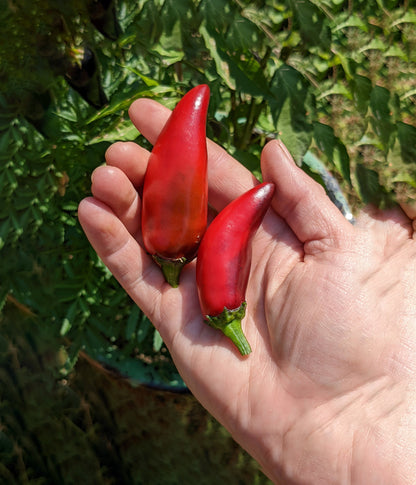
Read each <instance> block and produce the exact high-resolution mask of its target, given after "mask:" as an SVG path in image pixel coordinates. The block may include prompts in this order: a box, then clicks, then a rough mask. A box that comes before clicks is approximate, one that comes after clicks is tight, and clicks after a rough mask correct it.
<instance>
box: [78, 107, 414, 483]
mask: <svg viewBox="0 0 416 485" xmlns="http://www.w3.org/2000/svg"><path fill="white" fill-rule="evenodd" d="M130 116H131V119H132V121H133V123H134V124H135V125H136V127H137V128H138V130H139V131H140V132H141V133H142V134H143V135H144V136H145V137H146V138H147V139H148V140H149V141H150V142H151V143H154V142H155V140H156V138H157V135H158V133H159V132H160V130H161V128H162V126H163V124H164V122H165V121H166V119H167V117H168V116H169V110H167V109H166V108H163V107H162V106H160V105H159V104H157V103H156V102H154V101H151V100H148V99H140V100H137V101H135V102H134V103H133V104H132V106H131V108H130ZM148 156H149V153H148V152H147V151H146V150H145V149H144V148H142V147H140V146H138V145H136V144H133V143H129V142H128V143H116V144H114V145H112V146H111V147H110V148H109V150H108V152H107V155H106V159H107V165H106V166H103V167H99V168H97V169H96V170H95V171H94V173H93V175H92V194H93V197H92V198H86V199H85V200H83V201H82V202H81V203H80V206H79V220H80V222H81V224H82V226H83V228H84V231H85V233H86V235H87V236H88V238H89V240H90V242H91V244H92V245H93V247H94V248H95V250H96V251H97V254H98V255H99V256H100V258H101V259H102V260H103V262H104V263H105V264H106V265H107V267H108V268H109V269H110V271H111V272H112V273H113V274H114V276H115V277H116V278H117V280H118V281H119V282H120V284H121V285H122V286H123V287H124V289H125V290H126V291H127V293H128V294H129V295H130V296H131V297H132V299H133V300H134V301H135V302H136V303H137V304H138V305H139V307H140V308H141V309H142V310H143V311H144V312H145V313H146V314H147V316H148V317H149V319H150V320H151V321H152V322H153V324H154V325H155V326H156V328H157V329H158V330H159V332H160V334H161V336H162V338H163V340H164V342H165V343H166V345H167V347H168V348H169V351H170V352H171V355H172V357H173V359H174V362H175V364H176V366H177V368H178V370H179V372H180V373H181V375H182V377H183V379H184V380H185V382H186V383H187V385H188V386H189V388H190V389H191V391H192V392H193V394H194V395H195V396H196V398H197V399H198V400H199V401H200V402H201V403H202V404H203V405H204V406H205V407H206V408H207V409H208V411H210V412H211V413H212V414H213V415H214V416H215V417H216V418H217V419H218V420H219V421H220V422H221V423H222V424H223V425H224V426H225V427H226V428H227V429H228V430H229V431H230V432H231V434H232V435H233V437H234V439H235V440H236V441H237V442H239V443H240V444H241V445H242V446H243V447H244V448H245V449H246V450H247V451H248V452H249V453H251V454H252V456H254V458H256V459H257V461H258V462H259V463H260V464H261V465H262V466H263V468H264V471H265V473H266V474H267V475H268V476H270V477H271V478H272V479H273V480H274V481H275V482H276V483H280V481H282V482H281V483H285V484H288V483H294V484H297V483H313V484H319V483H322V484H329V483H331V484H335V483H363V484H364V483H365V484H366V485H367V484H373V483H374V484H383V483H386V484H387V483H388V484H392V483H406V484H408V483H414V482H413V479H414V477H415V476H416V399H415V397H416V391H415V388H416V383H415V381H416V378H415V375H416V372H415V371H416V352H415V351H416V304H415V298H414V295H415V291H416V238H415V236H414V231H413V228H412V221H411V220H410V219H409V218H408V217H407V216H406V215H405V214H404V213H403V212H402V211H401V210H399V209H395V210H391V211H387V212H381V211H378V210H375V209H373V210H370V209H368V210H366V211H365V212H363V213H362V214H361V215H360V216H359V217H358V219H357V224H356V225H355V226H352V225H351V224H350V223H349V222H347V221H346V220H345V219H344V217H343V216H342V215H341V213H340V212H339V211H338V209H337V208H336V207H335V206H334V205H333V204H332V202H330V200H329V199H328V198H327V196H326V195H325V193H324V191H323V189H322V187H320V186H319V185H318V184H317V183H315V182H314V181H313V180H312V179H310V178H309V177H308V176H307V175H306V174H305V173H304V172H303V171H302V170H300V169H299V168H298V167H297V166H296V165H295V164H294V163H293V161H292V160H291V157H290V155H289V153H288V152H287V150H286V149H285V147H284V146H283V145H282V144H281V143H280V142H278V141H273V142H270V143H269V144H268V145H266V147H265V148H264V150H263V153H262V160H261V164H262V173H263V178H264V180H266V181H272V182H274V183H275V185H276V194H275V197H274V201H273V203H272V209H271V210H270V211H269V212H268V214H267V215H266V217H265V219H264V221H263V224H262V225H261V226H260V228H259V230H258V232H257V234H256V236H255V238H254V240H253V251H252V253H253V259H252V270H251V274H250V280H249V285H248V288H247V294H246V297H247V315H246V318H245V319H244V321H243V330H244V332H245V334H246V336H247V339H248V341H249V342H250V344H251V346H252V349H253V352H252V353H251V354H250V355H249V357H248V358H241V356H239V354H238V352H237V351H236V349H235V347H234V346H233V344H232V343H231V342H230V341H229V340H228V339H227V338H226V337H224V336H223V335H222V333H221V332H219V331H217V330H215V329H212V328H211V327H208V326H207V325H206V324H205V323H203V321H202V315H201V311H200V308H199V302H198V296H197V291H196V286H195V261H194V262H192V263H190V264H188V265H187V266H186V267H185V269H184V270H183V272H182V275H181V283H180V286H179V288H171V287H170V286H169V285H168V284H167V283H165V281H164V278H163V276H162V273H161V272H160V269H159V268H158V267H157V266H156V265H155V264H154V263H153V261H152V260H151V258H150V257H149V256H148V255H147V254H146V253H145V251H144V250H143V249H142V247H141V245H140V240H141V234H140V197H139V195H138V193H139V190H140V187H141V186H142V182H143V177H144V173H145V170H146V163H147V159H148ZM208 156H209V162H208V167H209V168H208V178H209V201H210V204H211V206H212V207H213V208H214V209H216V210H217V211H219V210H221V209H222V208H223V207H224V206H225V205H226V204H227V203H228V202H230V201H231V200H232V199H234V198H235V197H237V196H238V195H240V194H241V193H242V192H244V191H245V190H247V189H249V188H250V187H252V186H253V185H254V184H256V183H258V182H257V181H256V180H255V179H254V177H253V176H252V174H251V173H250V172H249V171H247V170H246V169H245V168H244V167H243V166H242V165H240V164H239V163H238V162H236V161H235V160H234V159H232V157H230V156H229V155H228V154H227V153H226V152H225V151H224V150H222V149H221V148H220V147H218V146H217V145H215V144H214V143H212V142H210V141H209V142H208Z"/></svg>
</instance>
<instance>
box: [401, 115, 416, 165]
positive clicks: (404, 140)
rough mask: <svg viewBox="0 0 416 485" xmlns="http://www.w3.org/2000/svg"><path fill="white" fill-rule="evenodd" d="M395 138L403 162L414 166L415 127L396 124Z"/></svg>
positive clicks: (415, 159)
mask: <svg viewBox="0 0 416 485" xmlns="http://www.w3.org/2000/svg"><path fill="white" fill-rule="evenodd" d="M397 137H398V140H399V143H400V151H401V156H402V159H403V161H404V162H405V163H409V164H416V127H414V126H412V125H408V124H407V123H402V122H399V123H397Z"/></svg>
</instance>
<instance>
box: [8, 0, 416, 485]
mask: <svg viewBox="0 0 416 485" xmlns="http://www.w3.org/2000/svg"><path fill="white" fill-rule="evenodd" d="M0 24H1V25H2V29H0V159H1V160H0V162H1V163H0V188H1V195H0V197H1V204H0V251H1V253H0V254H1V267H0V306H1V307H2V308H3V307H4V308H3V314H2V317H1V318H2V320H1V325H2V327H1V328H2V333H3V335H4V337H3V344H2V345H3V350H2V352H3V353H2V355H3V357H4V359H5V361H4V362H5V366H6V369H8V370H7V372H6V371H5V372H3V373H2V374H1V377H0V379H1V381H2V386H3V388H4V389H6V388H7V390H8V391H7V393H9V392H10V393H11V394H7V395H6V394H4V396H2V401H1V403H0V413H1V414H0V418H1V425H2V428H1V429H2V431H1V434H0V453H3V454H2V457H7V459H6V458H5V461H4V460H3V463H4V466H3V473H4V474H5V476H6V475H7V473H9V475H7V477H9V478H8V479H10V483H13V481H12V478H11V477H13V479H16V480H17V483H42V484H43V483H54V482H53V480H52V478H53V477H56V476H61V478H60V479H59V480H58V482H59V483H72V481H75V478H71V477H72V475H70V473H69V472H68V470H66V471H65V470H64V468H59V470H61V471H59V473H61V475H54V473H58V471H56V470H58V468H56V469H55V468H54V467H55V464H56V463H59V466H62V460H64V458H63V455H62V456H61V455H60V457H59V459H58V458H57V455H54V454H53V452H54V448H51V449H45V448H42V446H46V445H45V443H46V440H47V437H50V434H48V433H45V432H44V431H45V430H44V429H43V427H45V426H46V422H43V421H42V420H41V419H40V418H39V419H40V421H36V419H35V422H37V423H38V425H37V426H38V427H35V428H30V426H29V424H28V423H29V421H31V419H28V416H31V414H30V413H31V412H32V410H33V407H34V406H35V407H39V410H40V411H42V412H45V413H46V414H52V415H54V413H56V420H55V424H57V425H59V427H60V428H59V429H58V428H56V429H55V428H54V430H53V433H58V434H59V433H63V431H62V426H67V428H65V429H67V430H68V429H72V430H73V429H75V428H72V426H78V427H79V429H77V432H76V433H75V432H74V434H72V433H69V434H67V435H65V434H64V435H65V436H68V437H71V438H68V440H69V441H71V440H72V439H74V440H75V441H74V442H73V447H74V448H76V447H77V446H78V444H77V443H78V442H77V441H76V440H77V439H79V440H81V441H80V443H81V444H80V446H81V447H82V449H86V448H88V449H89V452H88V453H90V454H87V455H85V456H83V459H84V462H85V463H90V464H91V463H93V462H94V463H95V464H96V465H97V473H102V475H101V477H107V478H106V480H107V481H105V480H104V479H102V481H101V482H100V480H101V479H100V480H98V479H97V480H98V483H152V482H149V481H148V479H146V480H145V479H144V478H143V477H144V475H140V473H138V470H134V469H133V468H126V466H127V465H126V462H124V461H123V460H122V459H121V458H120V457H122V456H124V453H126V452H127V451H126V450H127V449H128V446H127V445H125V446H124V445H123V446H121V445H120V446H119V448H117V450H116V454H117V456H118V457H119V458H120V460H119V461H117V460H116V461H114V463H115V466H114V470H116V469H118V472H119V473H121V474H122V473H126V475H123V477H124V478H122V479H121V478H119V477H117V478H114V477H116V475H114V477H113V475H112V474H111V473H113V472H108V473H107V472H106V471H105V470H104V471H103V470H101V468H100V467H101V466H103V465H102V461H101V460H102V457H103V456H107V455H105V453H104V454H102V453H103V449H102V448H100V449H98V448H97V442H96V441H95V439H96V438H94V437H92V438H91V436H92V435H91V433H92V434H94V433H93V432H92V431H91V430H92V429H95V428H97V429H101V428H100V427H104V428H105V427H106V426H107V425H108V423H107V421H106V420H107V418H108V417H103V414H100V411H99V410H100V409H101V407H100V406H102V402H101V401H100V403H101V404H97V403H98V398H97V399H95V398H94V399H91V400H89V398H86V397H85V389H86V387H84V386H87V384H86V383H87V382H88V385H90V384H91V383H92V382H94V383H95V381H94V379H92V380H91V379H90V373H91V372H93V370H92V368H89V367H88V365H87V364H86V362H91V361H92V362H96V363H99V364H103V365H105V366H106V367H107V368H111V369H113V370H116V371H117V372H118V373H119V374H120V375H122V376H123V377H125V378H127V379H128V381H129V382H134V383H146V384H147V385H150V386H153V387H158V388H159V389H165V388H168V389H174V390H179V391H184V390H186V388H185V386H184V383H183V382H182V381H181V379H180V376H179V375H178V373H177V372H176V369H175V368H174V366H173V364H172V362H171V359H170V356H169V354H168V352H167V350H166V348H165V347H164V345H163V342H162V341H161V339H160V336H159V335H158V333H157V332H155V331H154V330H153V327H152V326H151V324H150V322H149V321H148V320H147V318H146V317H145V316H144V315H143V314H142V312H141V311H140V309H139V308H137V307H135V306H134V304H133V303H132V302H131V300H130V299H129V298H128V297H127V296H126V295H125V293H124V292H123V290H122V289H121V288H120V287H119V285H118V283H117V282H116V281H115V280H114V279H113V278H112V276H111V275H110V274H109V272H108V271H107V269H106V268H105V267H104V266H103V264H102V263H101V262H100V260H99V259H98V258H97V256H96V255H95V253H94V252H93V251H92V249H91V248H90V246H89V244H88V242H87V240H86V238H85V237H84V235H83V233H82V230H81V228H80V226H79V224H78V221H77V205H78V202H79V201H80V199H81V198H83V197H84V196H85V195H87V194H88V193H89V186H90V174H91V172H92V170H93V169H94V168H95V167H96V166H98V165H100V164H101V163H103V161H104V153H105V150H106V148H107V147H108V146H109V144H110V143H112V142H114V141H117V140H136V141H137V142H139V143H142V144H144V145H145V146H148V144H147V142H146V141H145V140H144V139H143V138H142V137H141V135H140V134H139V133H137V131H136V130H135V129H134V127H132V125H131V123H130V122H129V120H128V117H127V109H128V107H129V105H130V104H131V102H132V101H133V100H134V99H136V98H138V97H143V96H146V97H152V98H154V99H157V100H158V101H160V102H161V103H163V104H165V105H167V106H169V107H173V106H174V105H175V104H176V103H177V101H178V100H179V99H180V97H181V96H182V95H183V94H184V93H185V92H186V91H187V90H189V89H190V88H191V87H193V86H194V85H196V84H199V83H208V84H209V85H210V87H211V91H212V96H211V102H210V109H209V123H208V135H209V136H210V137H211V138H212V139H214V140H215V141H217V142H218V143H220V144H221V145H222V146H224V147H225V148H226V149H227V150H228V151H229V152H230V153H232V154H233V155H234V156H235V157H236V158H237V159H238V160H240V161H241V163H243V164H244V165H246V166H247V167H248V168H249V169H250V170H252V171H253V172H254V173H256V174H258V175H259V155H260V152H261V149H262V147H263V146H264V144H265V143H266V142H267V140H269V139H271V138H274V137H280V138H281V139H282V140H283V141H284V143H286V145H287V146H288V148H289V149H290V151H291V152H292V154H293V156H294V158H295V160H296V162H297V163H298V164H299V165H301V166H302V167H303V168H304V169H305V170H306V171H308V173H310V174H311V175H312V176H314V177H315V178H316V179H317V180H319V181H320V182H321V183H322V184H324V185H325V186H326V188H327V190H328V193H329V195H330V196H331V197H332V198H333V200H334V202H335V203H337V205H338V206H339V207H340V209H341V210H342V211H343V212H344V214H346V215H348V214H349V207H353V208H359V207H360V206H361V205H362V204H365V203H375V204H378V205H381V206H385V205H388V204H391V203H394V202H395V200H397V199H399V200H410V201H412V200H415V199H416V196H415V194H416V189H415V188H416V164H415V159H416V157H415V155H416V111H415V98H416V62H415V61H416V28H415V24H416V8H415V5H414V4H413V3H412V2H411V1H410V0H409V1H406V0H404V1H398V0H372V1H368V0H349V1H345V0H322V1H315V0H302V1H301V0H286V1H283V0H281V1H278V0H256V1H245V0H233V1H224V0H180V1H176V0H175V1H174V0H146V1H143V0H142V1H140V0H139V1H132V0H118V1H105V0H101V1H98V0H85V1H82V0H68V1H65V2H63V1H53V0H33V1H29V0H0ZM149 148H150V147H149ZM23 315H29V316H30V318H23ZM16 332H18V333H16ZM37 334H39V335H40V336H42V342H47V345H46V344H45V345H46V347H45V345H44V344H43V343H42V344H36V345H35V344H33V342H34V341H35V340H34V339H37V338H38V337H37V336H36V338H35V335H37ZM16 339H18V343H16ZM36 341H37V340H36ZM27 346H29V347H30V348H31V349H32V352H33V359H34V360H33V361H32V360H30V359H29V363H28V364H27V365H26V364H22V363H21V360H20V357H19V358H15V357H16V355H18V356H20V355H21V353H23V354H24V355H26V352H27V348H28V347H27ZM16 348H17V349H21V350H19V351H18V352H17V351H15V349H16ZM41 348H42V349H44V348H47V349H49V350H48V352H51V353H52V354H51V355H53V356H54V357H53V359H52V361H53V365H52V364H50V365H49V364H48V365H46V366H45V365H43V364H39V365H40V367H39V366H37V365H38V364H35V361H36V357H35V354H36V353H37V351H38V349H41ZM80 351H82V355H86V356H88V357H89V359H92V360H89V359H87V360H85V359H82V361H81V363H79V362H78V363H77V359H78V356H79V355H80V354H79V353H80ZM16 352H17V353H16ZM42 352H43V350H42ZM42 352H41V353H42ZM29 354H30V352H29V353H28V355H29ZM48 355H49V354H48ZM28 358H29V357H28ZM54 359H56V360H54ZM41 361H42V362H43V357H42V359H41ZM39 362H40V361H39ZM48 362H49V361H48ZM51 366H52V367H51ZM74 366H75V368H74ZM26 367H27V369H30V370H31V372H32V373H33V374H34V376H38V375H39V379H38V381H36V378H34V380H33V381H31V379H26V377H27V376H28V372H29V371H28V372H25V373H24V375H25V378H24V379H23V380H20V379H21V378H20V377H18V376H20V375H21V374H20V372H21V370H22V368H26ZM51 369H52V370H51ZM86 369H87V370H86ZM93 369H95V370H94V372H96V373H101V372H102V370H100V371H99V370H97V369H100V367H98V368H97V367H93ZM29 373H30V372H29ZM100 375H101V374H100ZM80 376H82V377H84V376H85V383H84V382H83V379H82V378H81V377H80ZM103 379H105V378H103ZM97 382H98V380H97ZM99 382H100V385H101V384H102V385H103V386H104V387H106V385H107V384H104V383H103V381H99ZM123 382H124V381H123ZM64 383H65V384H64ZM38 386H39V388H40V389H43V390H44V392H43V394H42V396H44V399H42V398H41V396H38V397H36V399H35V400H34V401H31V399H32V397H30V399H29V400H26V396H33V394H32V393H31V392H32V390H33V388H37V387H38ZM91 386H92V388H93V389H94V392H95V393H97V395H99V396H101V397H100V399H114V401H112V402H114V403H116V404H114V406H115V407H118V405H119V403H120V402H121V401H123V402H124V400H125V399H127V397H126V396H127V395H128V394H129V393H128V392H127V391H126V390H125V388H123V393H122V394H123V395H122V396H121V395H120V394H119V393H118V392H117V391H114V393H115V394H114V395H112V396H111V397H109V394H108V393H107V390H106V391H103V390H102V389H101V388H100V386H99V385H93V384H91ZM114 386H116V387H117V385H116V384H114ZM12 389H14V391H12ZM3 392H6V391H3ZM12 392H15V393H17V395H18V397H19V399H17V398H16V396H15V395H14V394H12ZM62 392H63V393H64V394H65V392H69V393H70V394H71V396H73V398H74V399H75V401H74V402H75V403H76V404H74V402H73V403H72V404H70V405H69V404H68V406H69V408H71V406H74V409H76V411H74V412H68V409H69V408H68V407H67V408H65V406H67V404H65V403H64V402H66V401H62V402H61V400H59V401H58V400H57V399H56V398H55V399H54V398H52V395H54V396H55V395H56V396H58V395H61V394H59V393H62ZM135 392H136V391H135V390H133V389H131V393H132V395H134V393H135ZM55 393H57V394H55ZM162 395H164V394H162ZM169 395H170V394H169ZM74 396H75V397H74ZM188 397H189V396H188ZM118 399H120V401H118ZM133 399H134V398H133ZM178 399H179V398H178ZM160 401H162V399H161V398H160ZM163 401H164V402H163V406H165V405H166V403H165V400H163ZM11 402H17V403H19V404H18V405H16V407H15V408H13V406H11V405H10V403H11ZM105 402H106V401H105ZM152 402H153V401H152ZM7 403H9V404H7ZM85 403H87V404H88V406H89V408H90V409H91V408H94V409H96V410H97V411H96V412H92V414H91V416H90V418H88V419H91V422H90V424H91V428H89V427H88V426H86V425H85V419H86V418H85V416H86V415H87V414H88V413H87V414H83V413H84V411H80V409H81V408H82V406H84V405H85ZM97 406H98V407H97ZM110 408H111V406H110ZM82 409H84V408H82ZM186 412H187V411H185V413H184V414H185V415H186ZM201 412H202V411H201ZM80 413H81V414H80ZM41 414H42V413H40V414H39V416H40V415H41ZM81 415H82V417H80V416H81ZM64 416H65V423H66V424H62V421H61V419H63V417H64ZM108 419H109V418H108ZM204 419H208V418H204ZM10 420H12V421H10ZM83 420H84V421H83ZM126 420H131V422H133V421H134V425H135V426H137V429H138V430H139V429H141V428H140V426H142V425H143V426H144V424H143V423H144V422H146V421H147V420H148V418H143V417H142V416H139V415H134V413H133V414H131V415H128V417H127V418H126ZM136 420H138V421H140V423H137V422H136ZM176 421H178V419H177V418H176ZM80 422H81V425H80ZM131 422H130V424H129V426H130V427H132V423H131ZM16 423H17V424H16ZM82 423H84V424H82ZM126 423H127V421H126ZM203 423H205V424H206V421H203ZM113 424H114V423H113ZM164 426H166V423H164V424H163V426H159V428H160V429H161V428H163V427H164ZM203 426H204V425H203V424H201V429H202V428H203ZM213 426H214V425H213ZM106 429H107V428H106ZM112 429H113V431H114V432H115V433H117V432H118V431H120V430H119V429H118V425H116V424H114V427H113V428H112ZM155 429H157V426H155ZM160 429H159V433H161V431H160ZM178 429H179V427H178ZM198 429H199V428H198ZM41 431H42V433H41ZM94 432H95V431H94ZM106 432H107V431H106ZM178 432H179V431H178ZM153 433H154V430H152V431H149V432H148V435H147V436H150V435H153ZM27 436H30V440H29V441H28V440H27ZM41 436H42V437H41ZM75 436H77V437H78V438H75ZM96 436H98V435H96ZM224 436H226V434H224ZM81 437H82V439H81ZM86 437H88V438H86ZM115 439H116V440H117V438H115ZM227 439H228V438H224V440H223V445H224V446H225V447H227V446H229V442H228V441H227ZM31 440H35V441H31ZM36 440H38V441H37V442H36ZM208 441H209V440H208ZM33 443H35V444H33ZM36 443H37V444H36ZM39 443H40V445H39ZM42 443H43V445H42ZM41 445H42V446H41ZM136 445H137V444H135V446H136ZM31 446H38V447H39V446H40V449H41V450H43V451H44V454H43V455H42V454H39V455H36V456H37V457H38V461H36V460H35V461H33V462H31V463H30V464H29V465H27V466H26V465H25V464H26V463H27V460H28V457H29V455H30V456H34V455H32V454H31V450H32V448H31ZM62 446H63V445H62ZM68 446H69V445H68ZM152 446H153V445H152ZM74 448H71V449H74ZM58 449H60V448H59V447H58ZM62 449H63V450H64V449H66V448H65V447H64V446H63V448H62ZM68 449H69V448H68ZM1 450H3V451H1ZM107 451H108V450H107ZM62 453H65V452H64V451H62ZM110 454H111V453H110ZM156 454H157V453H156V452H155V455H156ZM241 456H244V455H241ZM88 457H90V458H88ZM175 458H176V459H179V458H178V456H175ZM175 458H172V459H175ZM65 459H66V458H65ZM42 460H43V461H42ZM94 460H95V461H94ZM243 461H244V460H243ZM195 463H196V462H195ZM218 463H219V462H218ZM245 463H246V465H247V463H250V462H249V461H247V462H245ZM199 465H200V462H198V466H199ZM56 466H58V465H56ZM129 466H130V465H129ZM175 466H176V463H175ZM251 466H254V465H250V464H249V465H247V467H248V468H246V469H247V470H248V469H249V468H250V467H251ZM201 467H202V468H201V470H200V472H201V476H202V475H203V476H208V475H207V473H206V471H204V470H203V468H204V467H203V466H202V465H201ZM110 468H111V466H110ZM156 468H157V467H156ZM215 468H217V470H216V471H217V473H218V467H215ZM22 470H23V472H22ZM62 470H64V471H62ZM100 470H101V471H100ZM123 470H124V471H123ZM127 470H129V471H127ZM193 472H194V471H193ZM19 473H20V475H19ZM21 473H25V475H21ZM94 473H95V472H94ZM114 473H115V472H114ZM247 473H249V472H247ZM129 474H130V475H129ZM22 476H24V477H26V478H25V480H26V481H24V480H23V479H22ZM62 476H64V477H66V478H65V479H62ZM91 476H92V475H91ZM97 476H98V475H97ZM133 476H136V479H133V478H132V477H133ZM189 476H191V474H190V475H189ZM214 476H215V474H214ZM256 476H257V477H258V478H257V479H258V480H263V479H264V477H263V478H262V475H261V474H258V475H256ZM74 477H75V475H74ZM108 477H113V478H111V479H110V478H108ZM172 477H173V475H172V476H171V479H169V476H167V478H166V479H165V481H164V480H163V479H162V478H160V477H159V478H157V479H155V480H154V482H153V483H193V482H192V480H190V479H189V478H188V479H185V478H184V476H181V480H180V481H179V478H174V477H173V478H172ZM48 480H49V481H48ZM65 480H66V481H65ZM71 480H72V481H71ZM112 480H113V481H112ZM123 480H124V481H123ZM253 480H254V479H253ZM253 480H251V481H250V483H255V482H254V481H253ZM213 481H214V479H212V481H211V482H209V483H213ZM199 482H200V483H203V482H202V481H201V480H199ZM55 483H56V482H55ZM91 483H94V481H92V482H91ZM207 483H208V482H207ZM227 483H228V482H227ZM229 483H232V482H229ZM235 483H239V482H238V481H236V482H235ZM241 483H244V482H241Z"/></svg>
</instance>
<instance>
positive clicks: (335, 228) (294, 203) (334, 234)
mask: <svg viewBox="0 0 416 485" xmlns="http://www.w3.org/2000/svg"><path fill="white" fill-rule="evenodd" d="M261 166H262V173H263V178H264V180H265V181H268V182H274V184H275V185H276V193H275V197H274V199H273V208H274V210H275V211H276V212H277V213H278V214H279V215H280V216H281V217H282V218H283V219H285V221H286V223H287V224H288V225H289V226H290V228H291V229H292V231H293V232H294V233H295V234H296V236H297V238H298V239H299V240H300V241H301V242H302V243H304V244H306V243H308V245H309V244H310V243H311V242H314V243H316V242H320V243H322V244H323V248H328V247H333V246H338V245H339V242H340V241H341V240H342V241H345V238H346V237H348V234H350V233H351V231H352V230H353V226H352V225H351V224H350V223H349V222H348V221H347V220H346V219H345V218H344V216H343V215H342V213H341V212H340V211H339V209H338V208H337V207H336V206H335V205H334V204H333V202H332V201H331V200H330V199H329V197H328V196H327V195H326V193H325V190H324V188H323V187H322V186H321V185H320V184H318V183H317V182H315V180H313V179H312V178H311V177H309V176H308V175H307V174H306V173H305V172H304V171H303V170H302V169H301V168H299V167H298V166H297V165H296V164H295V162H294V161H293V158H292V157H291V155H290V153H289V151H288V150H287V148H286V147H285V146H284V145H283V143H282V142H281V141H279V140H273V141H271V142H269V143H268V144H267V145H266V146H265V147H264V149H263V152H262V156H261Z"/></svg>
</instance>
